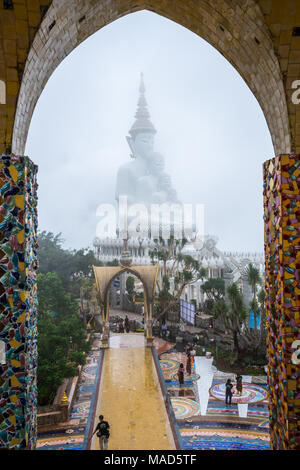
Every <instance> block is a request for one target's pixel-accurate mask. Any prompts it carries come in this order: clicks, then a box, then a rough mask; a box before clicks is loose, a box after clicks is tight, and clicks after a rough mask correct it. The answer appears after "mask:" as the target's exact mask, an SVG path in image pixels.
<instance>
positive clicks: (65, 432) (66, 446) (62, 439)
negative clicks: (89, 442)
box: [37, 341, 99, 450]
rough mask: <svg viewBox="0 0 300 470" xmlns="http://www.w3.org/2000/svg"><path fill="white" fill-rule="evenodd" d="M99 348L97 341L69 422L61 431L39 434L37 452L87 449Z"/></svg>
mask: <svg viewBox="0 0 300 470" xmlns="http://www.w3.org/2000/svg"><path fill="white" fill-rule="evenodd" d="M98 347H99V341H95V343H94V348H95V350H93V351H92V352H91V353H90V355H89V356H88V364H87V365H86V366H85V367H84V368H83V370H82V374H81V378H80V382H79V387H78V391H77V394H76V401H75V404H74V406H73V408H72V411H71V415H70V420H69V422H68V423H65V424H64V425H63V427H62V428H61V429H55V430H53V431H49V432H44V433H39V434H38V442H37V450H83V449H84V448H85V443H84V437H85V431H86V425H87V421H88V416H89V412H90V407H91V401H92V397H93V395H94V392H95V388H96V378H97V365H98V358H99V350H98Z"/></svg>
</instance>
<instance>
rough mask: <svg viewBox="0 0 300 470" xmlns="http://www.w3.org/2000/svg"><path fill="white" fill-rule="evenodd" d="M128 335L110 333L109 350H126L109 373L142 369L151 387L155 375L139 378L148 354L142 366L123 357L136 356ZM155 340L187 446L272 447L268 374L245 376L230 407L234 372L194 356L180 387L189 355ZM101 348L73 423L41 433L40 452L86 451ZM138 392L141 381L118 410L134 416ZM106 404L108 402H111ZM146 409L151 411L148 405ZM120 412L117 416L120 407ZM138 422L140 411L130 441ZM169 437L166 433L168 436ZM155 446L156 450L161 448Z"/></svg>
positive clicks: (135, 342) (138, 342) (82, 386)
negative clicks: (228, 395)
mask: <svg viewBox="0 0 300 470" xmlns="http://www.w3.org/2000/svg"><path fill="white" fill-rule="evenodd" d="M125 336H127V335H117V336H115V337H112V341H111V349H110V354H111V355H112V356H115V355H116V354H117V351H118V349H119V348H122V353H121V356H118V357H112V358H111V359H112V362H113V364H114V367H113V369H112V368H111V367H106V371H107V373H108V372H109V370H110V375H111V377H116V373H117V370H119V368H120V367H121V368H122V367H123V368H125V369H126V368H127V369H126V370H127V371H128V378H130V380H131V381H132V380H133V375H134V371H135V372H139V382H142V383H144V385H145V386H146V388H147V387H148V388H149V387H150V389H151V388H153V384H154V382H153V377H152V379H151V377H148V379H147V377H146V376H145V377H144V376H143V377H144V378H143V380H142V381H141V380H140V378H141V371H142V370H143V367H144V366H145V364H146V362H147V360H146V357H144V356H143V360H142V363H141V364H137V363H135V358H134V356H132V357H126V358H125V355H126V351H127V354H129V355H132V354H133V353H132V350H130V349H128V343H127V342H128V340H129V337H128V336H127V338H126V337H125ZM130 336H131V335H130ZM143 341H144V337H143V335H132V339H131V347H132V346H133V347H134V348H138V349H139V348H140V347H142V343H143ZM154 344H155V347H156V350H157V353H158V354H160V365H161V368H162V371H163V375H164V378H165V384H166V388H167V390H168V394H169V396H170V400H171V403H172V407H173V411H174V413H175V417H176V420H177V425H178V427H179V430H180V434H181V438H182V442H183V448H184V449H190V450H205V449H207V450H214V449H216V450H217V449H227V450H269V449H270V438H269V412H268V404H267V390H266V385H267V384H266V377H264V376H260V377H248V376H247V377H246V376H243V383H244V387H243V394H242V396H241V397H239V396H237V395H236V393H234V395H233V400H232V405H226V404H225V398H224V385H225V382H226V380H227V379H228V378H231V379H232V381H233V384H234V376H233V375H232V374H227V373H224V372H221V371H217V370H216V368H215V367H213V366H212V359H206V358H205V357H199V358H196V361H195V368H194V370H193V372H192V374H191V376H189V377H188V376H185V383H184V385H183V386H179V383H178V380H177V375H176V373H177V369H178V366H179V364H180V362H183V363H184V364H185V362H186V358H185V354H184V353H167V352H166V351H167V350H168V349H170V347H171V346H172V345H171V344H170V343H166V342H164V341H163V340H161V339H159V338H155V342H154ZM98 347H99V343H95V344H94V350H93V351H92V352H91V354H90V355H89V363H88V364H87V365H86V366H85V367H84V368H83V372H82V375H81V380H80V383H79V388H78V392H77V397H76V401H75V404H74V406H73V408H72V412H71V416H70V421H69V422H68V423H65V425H64V426H63V427H62V428H61V429H56V430H54V431H52V432H47V433H39V435H38V443H37V449H38V450H39V449H43V450H68V449H72V450H81V449H85V446H86V443H87V442H86V439H87V438H86V437H85V436H86V434H87V433H86V426H87V422H88V418H89V415H90V413H91V403H92V400H93V395H94V394H95V390H96V382H97V363H98V358H99V349H98ZM139 353H140V352H139ZM137 357H138V356H137ZM140 357H141V355H140ZM122 358H123V359H124V360H125V362H124V360H123V359H122ZM134 364H135V365H134ZM147 367H148V366H147ZM104 370H105V368H104ZM132 374H133V375H132ZM146 379H147V380H146ZM139 382H138V383H139ZM106 383H107V379H106ZM121 385H122V386H123V387H124V386H125V385H126V384H124V383H122V384H121ZM129 389H130V390H129ZM104 390H106V392H105V393H109V390H108V389H107V388H106V387H105V389H104ZM136 390H137V384H135V385H134V384H133V383H132V382H131V386H129V385H128V392H127V393H126V395H124V394H123V395H124V397H125V398H124V399H125V401H126V403H125V402H124V406H123V405H122V407H120V406H119V408H118V409H119V410H121V409H123V408H124V409H126V412H128V413H129V414H130V413H131V416H133V415H132V413H133V410H132V408H130V403H131V400H132V398H134V394H135V393H136ZM101 393H102V392H101ZM103 393H104V391H103ZM143 393H144V392H143ZM140 395H141V394H140ZM104 399H105V398H104ZM130 399H131V400H130ZM158 401H159V398H158V397H157V399H155V402H154V404H153V409H155V408H160V407H159V406H156V405H157V402H158ZM104 403H105V402H104ZM107 403H109V400H108V401H107ZM141 407H142V405H141ZM98 411H99V410H97V413H98ZM148 412H149V413H148V414H149V415H151V412H150V409H149V410H148ZM157 412H158V415H159V413H160V412H161V410H157ZM107 413H109V414H110V415H111V414H112V413H113V409H111V410H107ZM116 413H117V414H116V416H117V415H118V411H116ZM103 414H104V413H103ZM160 419H161V420H164V419H165V417H164V416H161V417H160ZM138 422H139V423H140V424H141V423H143V422H144V419H143V420H141V419H140V417H138V415H136V416H135V418H134V419H130V421H129V423H131V424H130V427H129V428H128V431H129V432H128V438H129V439H132V440H134V439H135V438H136V436H137V435H138V434H139V433H137V432H133V431H134V429H135V430H136V429H137V427H136V425H137V423H138ZM132 423H134V424H132ZM144 427H145V424H144ZM162 434H168V432H166V431H164V432H163V433H162ZM132 436H133V437H132ZM165 438H166V436H164V439H165ZM111 443H112V441H111ZM95 445H96V446H97V440H95ZM135 448H137V447H135ZM156 448H157V449H158V448H159V447H156Z"/></svg>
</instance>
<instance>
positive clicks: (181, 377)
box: [177, 364, 184, 386]
mask: <svg viewBox="0 0 300 470" xmlns="http://www.w3.org/2000/svg"><path fill="white" fill-rule="evenodd" d="M177 375H178V382H179V386H180V385H184V366H183V364H180V366H179V367H178V371H177Z"/></svg>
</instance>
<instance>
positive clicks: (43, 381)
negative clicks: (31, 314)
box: [38, 273, 91, 405]
mask: <svg viewBox="0 0 300 470" xmlns="http://www.w3.org/2000/svg"><path fill="white" fill-rule="evenodd" d="M38 299H39V310H38V330H39V334H38V403H39V405H45V404H49V403H51V402H52V400H53V399H54V397H55V394H56V391H57V388H58V387H59V386H60V385H61V384H62V382H63V380H64V379H65V378H68V377H73V376H75V375H77V374H78V366H79V365H83V364H84V363H85V353H88V352H89V351H90V348H91V343H90V341H87V340H86V333H85V330H84V328H83V325H82V322H81V321H80V319H79V317H78V315H77V313H78V303H77V302H76V301H75V300H74V298H72V296H70V295H68V294H67V293H66V291H65V289H64V287H63V284H62V281H61V280H60V278H59V276H58V274H57V273H47V274H39V275H38Z"/></svg>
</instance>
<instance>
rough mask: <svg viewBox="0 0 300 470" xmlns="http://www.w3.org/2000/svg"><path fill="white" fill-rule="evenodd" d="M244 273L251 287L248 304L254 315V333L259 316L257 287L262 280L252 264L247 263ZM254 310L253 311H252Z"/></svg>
mask: <svg viewBox="0 0 300 470" xmlns="http://www.w3.org/2000/svg"><path fill="white" fill-rule="evenodd" d="M246 273H247V279H248V282H249V284H250V286H251V289H252V302H251V304H250V307H251V309H252V311H253V313H254V329H255V331H256V330H257V318H258V315H259V306H258V302H257V298H256V296H257V286H258V285H259V284H261V282H262V279H261V276H260V274H259V269H258V268H256V267H255V266H253V264H252V263H249V265H248V266H247V268H246ZM253 309H254V310H253Z"/></svg>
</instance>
